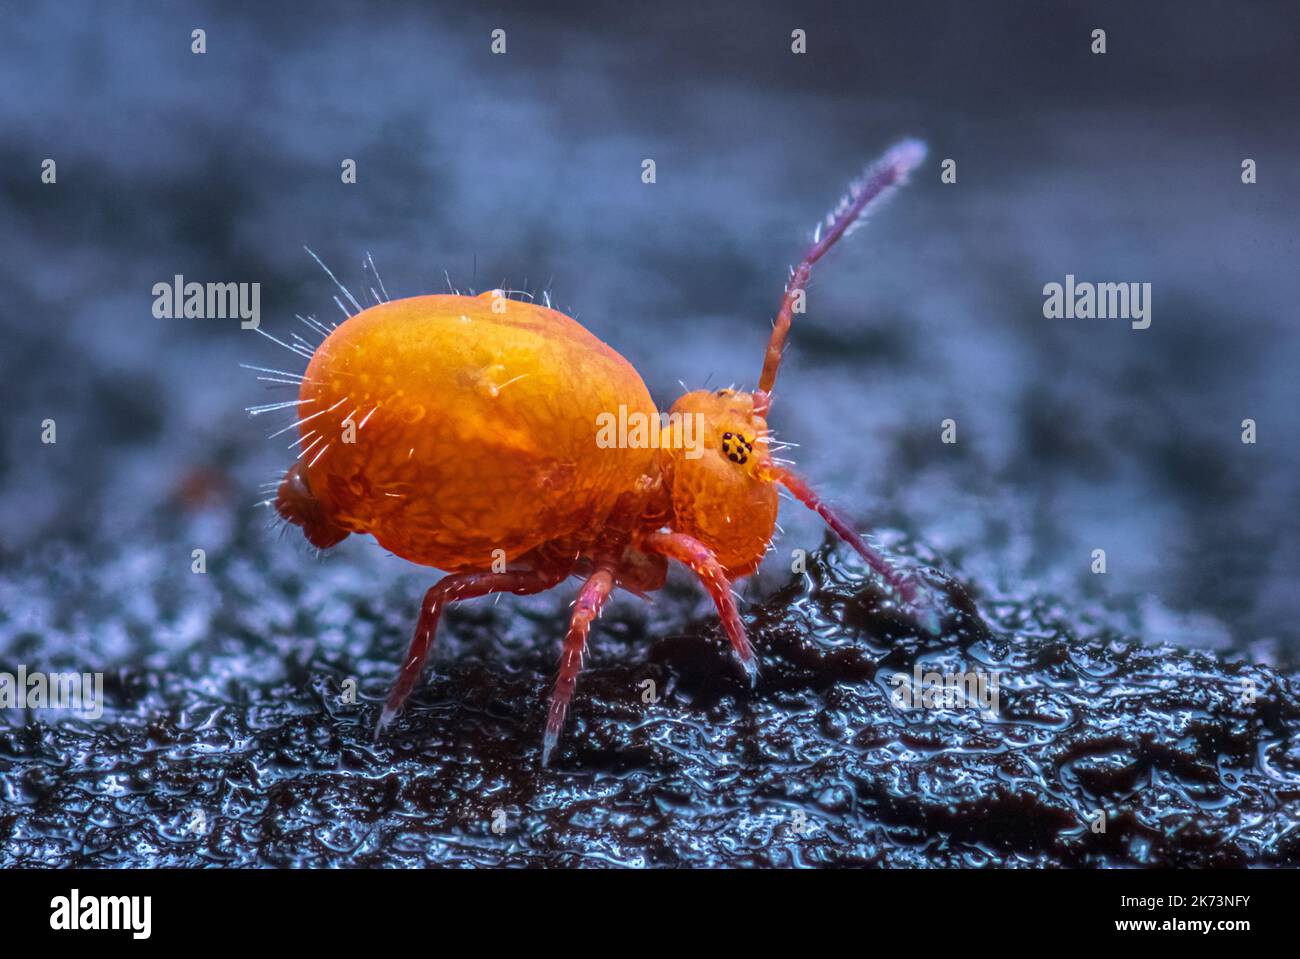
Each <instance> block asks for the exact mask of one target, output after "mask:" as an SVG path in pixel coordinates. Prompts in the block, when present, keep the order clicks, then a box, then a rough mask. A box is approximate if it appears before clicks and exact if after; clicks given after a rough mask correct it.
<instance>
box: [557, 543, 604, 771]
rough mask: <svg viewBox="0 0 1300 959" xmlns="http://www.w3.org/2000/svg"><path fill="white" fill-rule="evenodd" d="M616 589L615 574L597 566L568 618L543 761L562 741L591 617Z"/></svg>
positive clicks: (592, 617)
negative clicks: (561, 733) (565, 720)
mask: <svg viewBox="0 0 1300 959" xmlns="http://www.w3.org/2000/svg"><path fill="white" fill-rule="evenodd" d="M613 591H614V575H613V574H612V573H611V572H610V571H609V570H607V569H598V570H596V572H595V573H593V574H592V575H591V578H590V579H588V580H587V582H586V583H585V584H584V585H583V587H582V592H580V593H579V594H578V601H577V603H576V604H575V605H574V607H573V618H572V619H571V620H569V633H568V635H567V636H565V637H564V652H563V653H561V654H560V675H559V677H558V678H557V679H556V680H555V691H554V692H552V693H551V710H550V715H549V716H548V717H547V720H546V735H545V737H544V738H543V740H542V765H543V766H545V765H546V764H547V763H549V762H550V761H551V750H553V749H554V748H555V744H556V743H557V742H559V739H560V731H561V730H562V729H563V728H564V717H565V716H566V715H567V714H568V711H569V701H570V700H571V699H573V691H574V689H576V688H577V686H578V672H579V671H580V670H581V669H582V657H583V653H584V652H585V651H586V648H587V634H588V633H589V632H590V631H591V621H592V620H593V619H595V618H596V617H597V616H599V615H600V611H601V608H602V607H603V606H604V605H605V600H607V599H609V595H610V593H612V592H613Z"/></svg>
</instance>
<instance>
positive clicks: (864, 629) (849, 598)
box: [0, 551, 1300, 866]
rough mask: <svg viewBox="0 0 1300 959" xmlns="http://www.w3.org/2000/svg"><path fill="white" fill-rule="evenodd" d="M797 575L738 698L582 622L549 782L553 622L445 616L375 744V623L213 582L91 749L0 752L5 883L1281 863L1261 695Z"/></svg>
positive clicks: (667, 635)
mask: <svg viewBox="0 0 1300 959" xmlns="http://www.w3.org/2000/svg"><path fill="white" fill-rule="evenodd" d="M811 561H812V565H811V567H810V569H809V572H808V575H807V576H806V577H801V578H799V579H797V580H796V581H794V582H792V583H791V584H790V585H789V586H788V587H787V588H785V589H782V590H780V591H778V592H777V593H775V594H774V595H773V596H771V597H770V598H769V599H768V600H767V601H766V602H764V603H763V604H762V605H760V606H758V607H756V608H753V609H751V610H750V615H749V622H750V624H751V626H752V628H753V634H754V641H755V645H756V647H757V649H758V650H759V653H760V655H761V657H762V659H763V661H764V670H763V674H762V678H761V680H760V683H759V685H758V687H757V689H755V690H753V691H752V692H751V691H750V690H748V689H747V688H746V687H745V686H744V684H743V683H742V682H741V680H740V679H739V676H738V670H737V669H736V667H735V665H734V663H732V662H731V661H730V660H729V658H728V656H727V655H726V653H725V652H724V649H725V645H724V643H723V641H722V639H721V637H720V635H719V633H718V631H717V630H716V629H715V628H713V627H712V626H711V625H708V624H701V623H699V622H695V621H681V622H678V623H677V624H676V625H674V626H672V627H668V628H664V627H658V628H655V627H653V626H652V625H651V622H650V621H649V620H647V618H646V615H645V613H644V610H643V608H641V607H635V606H630V605H629V606H625V607H621V608H620V609H619V610H618V611H617V612H616V613H615V614H613V615H611V616H608V617H606V619H605V620H604V621H603V624H602V625H603V628H602V629H601V630H600V636H599V638H598V640H597V641H596V643H595V655H594V657H593V660H594V661H593V662H592V663H591V665H590V667H589V668H588V670H587V671H586V673H585V674H584V676H583V678H582V681H581V683H580V686H579V695H578V698H577V702H576V708H575V710H574V714H573V721H571V723H570V727H569V729H568V733H567V736H566V737H565V740H564V741H563V743H562V745H561V748H560V751H559V753H558V756H557V759H556V761H555V763H554V766H553V768H549V769H542V768H540V766H539V745H540V733H541V729H542V725H543V723H544V704H545V693H546V687H547V679H548V675H549V673H550V671H551V664H552V662H553V659H554V650H553V648H552V647H553V644H547V643H537V644H533V643H531V642H529V638H530V637H531V636H533V635H534V634H537V635H548V634H554V633H555V630H556V629H557V628H558V623H559V615H560V612H561V611H560V610H557V609H554V608H551V609H547V608H546V607H547V606H548V605H551V606H552V607H553V605H554V604H547V603H544V602H539V603H537V604H535V605H534V607H533V608H531V609H530V611H529V613H528V614H526V615H522V616H513V615H512V614H511V613H510V612H509V611H508V608H506V607H501V608H494V607H493V606H491V605H482V606H478V607H471V608H467V609H463V610H461V611H459V612H458V613H455V614H453V615H451V616H450V617H449V620H450V624H451V629H450V634H451V635H452V636H453V637H454V639H453V640H450V641H449V644H448V645H450V646H451V647H452V648H454V649H455V658H454V659H450V660H449V659H443V660H441V661H440V662H439V663H438V665H437V668H436V670H435V675H434V678H433V679H432V681H431V682H430V683H429V685H428V686H427V688H425V689H424V690H422V691H421V692H420V693H418V694H417V696H416V697H415V704H414V707H413V708H411V709H410V710H409V711H408V713H407V715H406V716H405V717H404V719H402V720H400V721H399V723H398V725H397V727H396V729H395V731H394V733H393V734H392V735H391V737H390V738H389V739H388V740H386V741H385V742H383V743H382V744H380V745H378V746H376V745H374V744H372V742H371V738H370V732H371V728H372V725H373V721H374V718H375V715H376V709H377V705H378V703H377V700H378V698H379V697H381V696H382V694H383V693H384V691H385V690H386V685H387V682H388V680H389V678H390V676H391V669H392V663H391V659H392V657H395V656H396V654H397V649H398V640H399V638H400V636H399V634H398V633H397V631H396V630H395V629H394V628H393V626H394V621H395V619H398V618H400V617H396V616H394V615H393V612H394V611H391V610H385V609H383V608H381V607H380V606H379V604H377V603H376V602H374V601H371V600H368V599H365V598H363V597H360V596H357V595H352V594H350V593H346V592H342V593H340V592H321V591H319V590H315V589H313V590H309V591H308V592H307V594H306V595H295V592H294V591H293V590H292V589H291V590H290V591H289V592H288V593H287V597H286V598H288V599H290V600H291V601H292V602H293V605H295V606H299V607H300V608H301V609H303V610H309V612H296V611H293V610H291V609H290V608H289V607H283V608H275V607H273V609H275V613H273V614H272V616H270V617H268V616H267V614H266V612H265V608H266V604H265V602H261V603H259V602H258V600H259V598H264V597H265V594H266V591H267V590H268V589H275V590H278V589H281V588H283V587H284V586H285V585H286V584H283V583H281V582H278V581H276V580H275V579H274V578H273V579H272V580H271V581H270V582H268V581H266V580H265V579H263V578H262V577H261V576H258V575H256V574H254V573H252V571H251V570H250V571H247V572H245V573H243V574H238V575H235V576H233V577H231V580H230V581H228V584H227V587H226V599H225V601H224V602H223V604H222V608H221V612H220V614H219V615H218V616H217V617H216V618H215V622H216V623H217V628H218V630H219V632H220V634H221V635H223V636H225V637H228V638H227V639H226V640H224V641H221V642H208V643H204V644H201V645H200V646H199V647H198V648H196V649H194V650H192V651H190V652H189V653H187V654H186V655H184V656H182V657H177V658H175V659H171V660H169V661H167V662H166V663H165V664H164V663H159V665H158V668H155V669H150V670H143V669H139V668H129V669H122V670H118V671H116V672H113V673H112V674H111V675H110V676H109V677H108V679H107V689H106V695H107V699H108V703H109V706H108V709H107V711H106V712H105V715H104V716H103V717H102V719H101V720H100V721H97V722H93V723H90V722H75V721H67V722H63V723H60V724H58V725H47V724H44V723H38V722H33V723H29V724H27V725H24V726H21V727H17V728H7V729H5V730H3V731H2V732H0V756H3V758H4V761H5V763H6V766H7V769H6V772H5V774H4V780H3V786H4V789H5V796H4V798H5V806H4V812H3V815H0V838H2V839H3V841H4V842H3V849H4V862H5V864H6V865H48V864H55V863H57V864H63V865H119V864H149V865H167V866H173V865H185V866H198V865H205V864H236V865H264V864H271V865H311V866H325V865H425V864H458V865H499V864H513V865H542V864H546V865H568V866H572V865H583V864H606V865H642V866H645V865H667V866H675V865H692V864H696V865H714V866H718V865H726V866H749V865H777V866H791V865H849V864H853V865H858V864H870V865H894V866H935V865H938V866H984V865H1004V866H1014V865H1038V866H1041V865H1070V866H1095V865H1109V866H1116V865H1126V866H1136V865H1174V866H1242V865H1282V864H1285V865H1296V864H1297V863H1300V829H1298V828H1297V823H1298V822H1300V820H1298V819H1297V813H1298V811H1300V754H1297V751H1296V746H1295V742H1296V735H1297V732H1300V698H1298V697H1297V690H1296V687H1295V684H1294V682H1293V681H1292V680H1291V679H1288V678H1287V677H1284V676H1280V675H1278V674H1277V673H1276V672H1274V671H1272V670H1269V669H1267V668H1264V667H1259V666H1254V665H1250V664H1247V663H1242V662H1236V663H1228V664H1224V663H1221V662H1218V661H1216V660H1215V659H1213V658H1212V657H1210V656H1207V655H1205V654H1202V653H1185V652H1181V651H1176V650H1173V649H1169V648H1161V649H1149V648H1145V647H1143V646H1141V645H1139V644H1135V643H1132V642H1128V641H1124V640H1123V639H1121V638H1120V637H1116V636H1113V635H1109V634H1107V633H1105V632H1101V633H1096V634H1091V635H1080V634H1077V633H1074V632H1072V631H1071V630H1070V627H1069V625H1068V622H1069V619H1070V618H1072V613H1073V611H1071V610H1067V609H1062V608H1060V607H1058V606H1053V605H1051V604H1047V603H1030V604H1018V603H1013V602H1006V601H1000V600H998V599H997V598H995V597H983V598H982V606H983V608H984V609H985V611H986V613H987V614H988V619H987V621H986V620H985V619H984V618H983V617H981V616H979V615H978V614H976V612H975V607H974V604H973V601H972V599H971V597H970V596H969V595H968V594H967V593H966V591H965V589H964V588H963V587H960V586H958V585H956V584H948V585H947V586H946V588H947V589H948V590H950V593H951V598H952V602H951V607H950V611H949V615H948V622H947V627H948V629H947V630H946V632H945V634H944V636H943V637H941V638H938V637H935V638H924V639H922V638H919V637H917V636H915V635H914V634H912V632H911V631H910V630H909V629H908V628H907V627H906V625H905V624H904V623H902V622H901V621H900V620H898V619H896V618H895V616H894V614H893V613H892V611H891V609H890V607H889V606H888V604H885V606H884V607H881V605H880V602H879V601H880V597H879V595H878V594H877V593H876V592H875V591H874V590H873V589H872V588H870V587H864V586H863V584H862V579H861V570H859V569H856V568H846V567H845V566H843V565H841V562H840V561H839V560H838V559H837V558H836V556H835V554H834V553H831V552H827V551H823V552H821V553H819V554H816V555H814V556H813V557H812V558H811ZM154 600H155V601H158V602H162V601H163V600H162V599H161V597H154ZM661 602H662V604H663V605H666V606H668V607H669V608H670V609H674V610H677V611H679V612H682V611H685V610H686V609H687V608H688V605H689V604H687V603H685V602H683V599H682V597H680V596H676V595H673V594H671V593H670V594H669V595H668V596H666V597H665V598H664V600H662V601H661ZM276 613H278V615H276ZM306 617H310V618H311V619H313V620H314V621H315V622H317V623H318V624H321V626H319V627H318V628H317V629H315V630H304V631H300V630H298V629H295V628H294V627H295V624H299V623H301V622H302V620H303V619H304V618H306ZM674 618H675V617H674ZM652 619H653V617H652ZM330 622H333V623H336V624H337V625H335V626H330V627H326V626H324V625H323V624H325V623H330ZM116 625H117V626H119V627H120V628H121V630H122V631H123V632H124V633H126V634H129V633H131V632H132V624H131V623H130V622H129V621H122V622H119V623H117V624H116ZM304 632H305V633H308V634H310V633H312V632H315V633H317V636H316V638H305V637H304V636H303V633H304ZM28 643H30V644H34V640H28ZM19 648H20V650H21V648H22V643H21V642H20V644H19ZM35 651H36V650H35V649H33V650H32V652H35ZM917 664H921V665H922V666H924V667H925V668H926V669H927V670H929V669H935V670H939V671H943V672H958V671H966V670H976V671H982V672H986V673H991V674H997V675H998V676H999V683H1000V689H999V698H998V702H997V709H996V710H995V715H994V716H993V717H988V716H984V715H982V714H981V713H979V712H978V711H976V710H973V709H970V708H953V709H923V708H912V709H904V708H900V706H899V704H898V703H897V702H896V701H891V700H892V693H893V691H894V689H895V684H891V682H890V677H891V676H893V675H894V674H896V673H905V674H909V675H910V674H912V672H913V669H914V667H915V666H916V665H917ZM250 669H252V670H254V674H253V675H251V676H250V675H247V674H246V673H247V671H248V670H250ZM199 677H203V678H199ZM350 678H351V679H355V680H356V681H357V682H358V684H359V690H360V699H359V702H358V703H357V704H356V705H351V704H348V703H346V702H345V701H344V697H343V696H342V694H341V690H342V688H343V684H344V683H345V682H346V681H347V680H348V679H350ZM647 680H648V681H650V682H652V683H653V687H650V686H647V685H646V682H647ZM1248 689H1250V690H1252V692H1251V693H1249V694H1248V693H1247V692H1246V691H1247V690H1248ZM651 690H653V695H648V694H649V693H650V692H651ZM647 698H653V699H655V700H656V701H655V702H646V700H647ZM1098 811H1101V812H1104V814H1105V830H1104V833H1103V832H1097V831H1095V830H1094V828H1093V826H1094V824H1095V823H1096V822H1098V821H1099V812H1098ZM494 825H495V827H496V828H495V830H494V828H493V827H494Z"/></svg>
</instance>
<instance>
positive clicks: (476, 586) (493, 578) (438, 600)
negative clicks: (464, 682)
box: [375, 570, 564, 740]
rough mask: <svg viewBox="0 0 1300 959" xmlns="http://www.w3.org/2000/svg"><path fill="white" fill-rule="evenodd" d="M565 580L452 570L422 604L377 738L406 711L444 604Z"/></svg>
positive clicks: (529, 590) (540, 575)
mask: <svg viewBox="0 0 1300 959" xmlns="http://www.w3.org/2000/svg"><path fill="white" fill-rule="evenodd" d="M563 579H564V576H563V575H559V574H556V573H553V572H540V571H537V570H507V571H506V572H504V573H452V574H451V575H449V576H444V577H443V578H442V579H441V580H439V581H438V582H437V584H435V585H434V586H433V587H432V588H431V589H430V590H429V591H428V592H427V593H425V594H424V604H423V605H422V606H421V607H420V619H419V622H417V623H416V625H415V635H414V636H413V637H412V638H411V645H410V646H409V647H408V648H407V650H406V658H405V660H403V662H402V669H401V671H400V672H399V673H398V674H397V679H396V681H395V682H394V683H393V688H392V691H391V692H389V694H388V702H386V703H385V704H384V711H383V712H382V713H380V715H379V723H378V724H377V725H376V726H375V739H376V740H378V739H379V737H380V736H381V735H382V734H383V732H384V729H385V728H387V726H388V724H389V723H391V722H392V721H393V719H394V718H395V717H396V716H397V714H398V713H399V712H401V710H402V704H403V703H405V702H406V698H407V697H408V696H410V695H411V690H413V689H414V688H415V684H416V683H417V682H419V681H420V674H421V673H423V672H424V661H425V660H426V659H427V658H428V656H429V650H430V649H431V648H432V646H433V637H434V634H435V633H436V632H437V631H438V620H439V618H440V617H441V616H442V610H443V607H444V606H446V605H447V604H448V603H454V602H456V601H457V600H461V599H471V598H473V597H475V596H485V595H487V594H488V593H518V594H520V595H524V594H527V593H540V592H543V591H545V590H548V589H550V588H551V587H552V586H555V585H556V584H558V583H559V582H561V581H562V580H563Z"/></svg>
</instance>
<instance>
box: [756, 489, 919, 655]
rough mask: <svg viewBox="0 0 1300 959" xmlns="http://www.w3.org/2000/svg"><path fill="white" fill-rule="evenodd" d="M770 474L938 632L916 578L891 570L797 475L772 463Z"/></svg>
mask: <svg viewBox="0 0 1300 959" xmlns="http://www.w3.org/2000/svg"><path fill="white" fill-rule="evenodd" d="M771 476H772V479H774V480H775V481H776V482H778V483H780V484H781V485H782V486H784V487H785V488H786V489H788V490H789V491H790V492H791V494H792V495H793V496H794V497H795V499H797V500H798V501H799V502H801V503H803V504H804V506H807V507H808V508H809V509H810V510H812V511H813V512H814V513H816V514H817V515H818V516H820V517H821V518H822V519H823V520H825V521H826V525H827V526H829V527H830V528H831V529H833V530H834V531H835V533H836V535H837V536H839V537H840V539H842V540H844V541H845V542H846V543H848V544H849V545H850V546H852V547H853V548H854V549H855V550H856V551H857V553H858V555H859V556H861V557H862V558H863V559H865V560H866V561H867V565H869V566H870V567H871V568H872V569H874V570H875V571H876V572H877V573H878V574H879V575H880V578H881V579H883V580H884V581H885V582H886V583H888V584H889V586H890V588H892V589H893V590H894V592H895V593H896V594H897V595H898V597H899V599H901V600H902V601H903V602H904V603H906V604H907V605H908V606H909V607H912V611H913V612H914V613H916V614H917V615H918V618H919V619H921V620H923V622H922V625H924V626H926V627H927V628H928V629H930V631H931V632H937V631H938V622H937V614H935V613H934V610H933V609H932V608H931V607H932V604H931V603H930V602H929V599H930V597H929V596H926V595H923V594H922V590H920V589H919V588H918V586H917V583H916V580H914V579H912V578H910V577H907V576H904V575H903V574H902V573H900V572H899V571H898V570H896V569H894V567H892V566H890V565H889V563H888V562H887V561H886V560H885V558H884V557H883V556H881V555H880V554H879V553H877V552H876V551H875V550H874V549H872V548H871V547H870V546H868V545H867V544H866V543H865V542H863V541H862V537H861V536H859V535H858V534H857V532H856V531H855V530H854V529H853V527H851V526H850V525H849V524H848V523H847V522H846V521H845V520H844V518H843V517H842V516H840V514H839V513H837V512H836V511H835V510H833V509H832V508H831V507H830V506H828V505H826V503H824V502H822V498H821V497H820V496H818V495H817V494H816V493H815V492H814V491H813V489H812V487H810V486H809V485H808V484H807V483H806V482H805V481H804V480H803V479H802V478H801V477H800V476H799V475H798V474H796V473H794V472H793V471H792V470H789V469H786V468H785V467H782V466H773V467H771Z"/></svg>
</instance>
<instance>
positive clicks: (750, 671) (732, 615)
mask: <svg viewBox="0 0 1300 959" xmlns="http://www.w3.org/2000/svg"><path fill="white" fill-rule="evenodd" d="M641 546H642V548H643V549H644V550H646V551H647V552H651V553H659V554H661V555H663V556H667V557H668V558H669V559H675V560H677V562H679V563H681V564H683V565H685V566H689V567H690V568H691V571H692V572H693V573H695V575H696V576H698V577H699V579H700V582H701V583H703V584H704V588H705V589H707V590H708V591H709V595H710V596H712V597H713V602H714V604H715V605H716V606H717V607H718V617H719V618H720V619H721V620H722V628H723V629H724V630H726V632H727V638H728V639H730V640H731V648H732V649H733V650H735V652H736V656H737V658H738V659H739V660H740V665H741V666H742V667H744V670H745V675H746V676H748V677H749V684H750V685H751V686H753V685H754V684H755V683H757V682H758V659H757V658H756V657H755V656H754V650H753V649H752V648H750V645H749V640H748V639H746V638H745V624H744V623H743V622H741V619H740V611H739V610H737V609H736V598H735V597H734V596H732V595H731V581H730V580H728V579H727V574H726V573H725V572H724V571H723V569H722V565H721V564H720V563H719V562H718V558H717V556H715V555H714V553H713V550H711V549H709V548H708V547H707V546H705V545H704V544H703V543H701V542H700V541H699V540H698V539H695V538H694V537H692V536H687V535H686V534H685V533H651V534H649V535H648V536H646V537H645V538H644V539H643V540H642V541H641Z"/></svg>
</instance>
